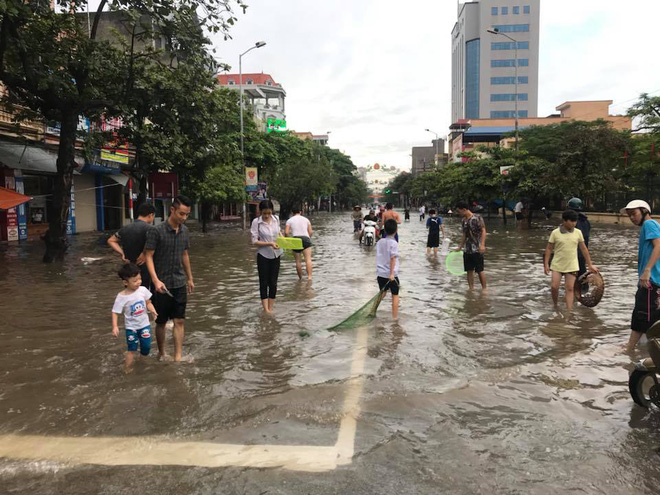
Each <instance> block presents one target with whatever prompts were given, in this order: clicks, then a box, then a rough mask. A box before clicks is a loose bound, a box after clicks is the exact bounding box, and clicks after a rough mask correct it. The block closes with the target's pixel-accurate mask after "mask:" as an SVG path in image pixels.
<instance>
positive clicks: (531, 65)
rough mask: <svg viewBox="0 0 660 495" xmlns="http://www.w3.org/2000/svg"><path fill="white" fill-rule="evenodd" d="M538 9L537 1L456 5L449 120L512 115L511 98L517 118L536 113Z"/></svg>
mask: <svg viewBox="0 0 660 495" xmlns="http://www.w3.org/2000/svg"><path fill="white" fill-rule="evenodd" d="M540 8H541V0H478V1H471V2H465V3H459V4H458V19H457V21H456V24H455V25H454V29H453V30H452V33H451V34H452V84H451V87H452V109H451V113H452V115H451V118H452V122H458V121H459V120H461V119H505V118H513V117H515V115H514V114H515V103H516V99H517V100H518V117H519V118H526V117H536V116H537V108H538V88H539V76H538V74H539V28H540V22H539V12H540ZM489 30H490V31H497V32H499V33H500V34H493V33H491V32H489ZM516 52H517V57H516ZM516 77H517V78H518V92H517V95H516V84H515V82H516Z"/></svg>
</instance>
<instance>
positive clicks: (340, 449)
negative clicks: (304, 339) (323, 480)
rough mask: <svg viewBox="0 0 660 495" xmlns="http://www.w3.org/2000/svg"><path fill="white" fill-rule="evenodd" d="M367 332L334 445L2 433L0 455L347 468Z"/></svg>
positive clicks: (360, 334)
mask: <svg viewBox="0 0 660 495" xmlns="http://www.w3.org/2000/svg"><path fill="white" fill-rule="evenodd" d="M367 337H368V328H367V327H363V328H360V329H359V330H358V331H357V336H356V344H355V348H354V350H353V359H352V362H351V376H350V378H349V380H348V383H347V393H346V398H345V399H344V406H343V418H342V420H341V424H340V426H339V433H338V435H337V443H335V445H333V446H327V447H319V446H311V445H234V444H221V443H213V442H177V441H172V440H168V439H167V438H165V437H53V436H42V435H0V457H5V458H11V459H24V460H50V461H57V462H63V463H67V464H70V465H76V464H99V465H104V466H121V465H176V466H202V467H228V466H238V467H253V468H273V467H281V468H284V469H289V470H293V471H309V472H323V471H331V470H333V469H335V468H336V467H337V466H340V465H346V464H350V463H351V461H352V459H353V454H354V451H355V434H356V430H357V419H358V417H359V416H360V397H361V395H362V389H363V388H364V376H363V371H364V363H365V359H366V356H367Z"/></svg>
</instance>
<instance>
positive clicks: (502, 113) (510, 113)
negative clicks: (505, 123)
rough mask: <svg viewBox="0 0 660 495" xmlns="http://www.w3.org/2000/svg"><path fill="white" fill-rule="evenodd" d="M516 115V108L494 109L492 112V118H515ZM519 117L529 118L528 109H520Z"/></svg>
mask: <svg viewBox="0 0 660 495" xmlns="http://www.w3.org/2000/svg"><path fill="white" fill-rule="evenodd" d="M515 116H516V112H515V110H494V111H492V112H490V118H491V119H513V118H515ZM518 117H519V118H522V119H524V118H527V110H518Z"/></svg>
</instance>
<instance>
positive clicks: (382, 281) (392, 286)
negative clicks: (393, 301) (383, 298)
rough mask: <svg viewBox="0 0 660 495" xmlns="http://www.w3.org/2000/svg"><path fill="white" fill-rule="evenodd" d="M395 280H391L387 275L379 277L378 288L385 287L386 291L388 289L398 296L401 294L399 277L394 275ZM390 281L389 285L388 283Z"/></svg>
mask: <svg viewBox="0 0 660 495" xmlns="http://www.w3.org/2000/svg"><path fill="white" fill-rule="evenodd" d="M394 280H395V281H394V282H390V279H389V278H386V277H378V288H379V289H380V290H383V289H385V287H387V289H385V292H387V291H388V290H389V291H390V292H391V293H392V295H393V296H398V295H399V277H394ZM388 283H389V285H388Z"/></svg>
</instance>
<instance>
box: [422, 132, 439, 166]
mask: <svg viewBox="0 0 660 495" xmlns="http://www.w3.org/2000/svg"><path fill="white" fill-rule="evenodd" d="M424 130H425V131H426V132H430V133H431V134H435V160H433V162H434V163H435V166H436V167H437V166H438V141H439V140H440V138H439V135H438V133H437V132H435V131H432V130H431V129H424ZM443 152H444V150H443Z"/></svg>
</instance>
